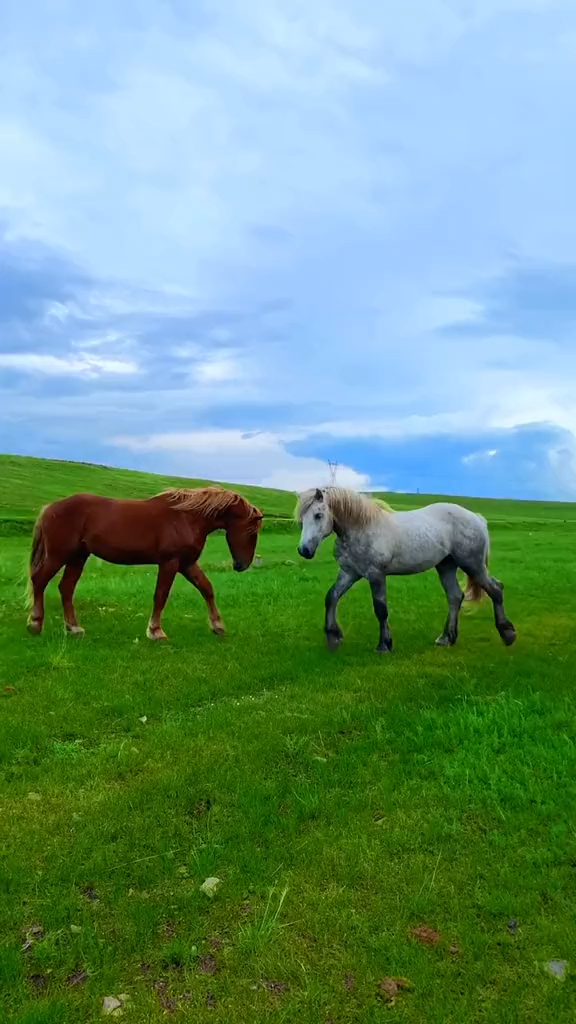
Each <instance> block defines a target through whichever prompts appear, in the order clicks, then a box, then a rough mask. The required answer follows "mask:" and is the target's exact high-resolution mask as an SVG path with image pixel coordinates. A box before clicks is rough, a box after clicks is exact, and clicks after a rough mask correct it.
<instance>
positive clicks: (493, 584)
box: [461, 565, 516, 647]
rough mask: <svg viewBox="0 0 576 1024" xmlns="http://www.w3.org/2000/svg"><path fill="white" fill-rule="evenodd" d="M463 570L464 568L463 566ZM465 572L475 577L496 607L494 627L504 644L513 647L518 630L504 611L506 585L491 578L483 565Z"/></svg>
mask: <svg viewBox="0 0 576 1024" xmlns="http://www.w3.org/2000/svg"><path fill="white" fill-rule="evenodd" d="M461 568H464V567H463V566H462V567H461ZM464 571H465V572H466V573H468V574H469V575H470V576H472V577H474V579H476V580H477V581H478V583H479V584H480V586H481V587H482V589H483V590H485V591H486V593H487V594H488V597H489V598H490V600H491V601H492V604H493V606H494V625H495V626H496V629H497V630H498V632H499V634H500V637H501V639H502V642H503V643H504V644H505V645H506V647H511V646H512V644H513V643H514V641H515V640H516V629H515V627H514V625H513V624H512V622H510V619H509V618H508V616H507V615H506V612H505V610H504V584H503V583H501V582H500V580H497V579H496V578H495V577H494V576H491V575H490V573H489V572H488V570H487V568H486V566H485V565H482V566H481V567H480V568H479V569H477V570H476V571H470V570H469V569H465V570H464Z"/></svg>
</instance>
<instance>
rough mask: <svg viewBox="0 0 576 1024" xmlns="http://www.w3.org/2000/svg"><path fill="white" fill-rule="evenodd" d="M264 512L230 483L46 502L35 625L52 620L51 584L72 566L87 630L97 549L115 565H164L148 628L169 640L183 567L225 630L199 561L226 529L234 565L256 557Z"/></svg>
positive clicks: (35, 551) (68, 621)
mask: <svg viewBox="0 0 576 1024" xmlns="http://www.w3.org/2000/svg"><path fill="white" fill-rule="evenodd" d="M262 517H263V513H262V512H261V511H260V510H259V509H257V508H255V507H254V505H251V504H250V503H249V502H248V501H246V499H245V498H243V497H242V496H241V495H240V494H236V492H235V491H227V490H225V489H224V488H222V487H200V488H198V489H197V490H177V489H171V490H167V491H163V492H162V493H161V494H156V495H155V496H154V497H153V498H148V499H146V500H140V501H118V500H116V499H115V498H101V497H98V496H96V495H94V494H74V495H72V496H71V497H70V498H63V499H62V500H61V501H54V502H52V504H51V505H46V506H45V508H43V509H42V511H41V513H40V515H39V517H38V519H37V521H36V525H35V527H34V537H33V541H32V552H31V555H30V581H31V584H32V592H33V598H34V605H33V608H32V612H31V614H30V618H29V620H28V629H29V631H30V632H31V633H41V632H42V627H43V625H44V591H45V589H46V587H47V586H48V583H49V582H50V580H51V579H52V578H53V577H54V576H55V575H56V573H57V572H58V571H59V570H60V569H61V568H62V566H65V567H66V568H65V569H64V572H63V574H62V579H61V580H60V584H59V590H60V595H61V598H62V607H63V609H64V622H65V625H66V629H67V630H68V632H69V633H73V634H75V635H77V636H83V635H84V630H83V629H82V627H81V626H79V625H78V621H77V619H76V613H75V611H74V605H73V603H72V598H73V596H74V589H75V587H76V584H77V583H78V580H79V579H80V576H81V574H82V570H83V568H84V566H85V564H86V561H87V560H88V558H89V557H90V555H96V556H97V557H98V558H102V559H103V560H104V561H105V562H112V563H114V564H115V565H157V566H158V578H157V581H156V590H155V592H154V608H153V611H152V616H151V618H150V621H149V623H148V628H147V630H146V635H147V636H148V637H149V638H150V639H151V640H164V639H166V634H165V633H164V631H163V629H162V626H161V622H160V620H161V616H162V611H163V609H164V605H165V604H166V601H167V600H168V595H169V593H170V588H171V586H172V583H173V582H174V577H175V576H176V574H177V573H182V575H183V576H185V577H186V579H187V580H189V581H190V583H192V584H193V586H195V587H196V588H197V590H199V591H200V593H201V594H202V597H203V598H204V600H205V601H206V604H207V605H208V610H209V613H210V624H211V626H212V629H213V631H214V632H215V633H220V634H221V633H224V631H225V630H224V625H223V623H222V619H221V618H220V613H219V611H218V609H217V607H216V605H215V603H214V590H213V587H212V584H211V583H210V581H209V580H208V579H207V577H206V576H205V575H204V573H203V572H202V569H201V568H200V566H199V565H197V560H198V558H199V557H200V554H201V552H202V549H203V547H204V544H205V543H206V538H207V536H208V534H209V533H212V532H213V530H220V529H222V530H225V531H226V540H227V542H228V547H229V549H230V553H231V555H232V559H233V563H234V569H235V571H236V572H243V571H244V570H245V569H248V567H249V566H250V565H251V564H252V559H253V558H254V552H255V550H256V542H257V539H258V532H259V530H260V526H261V524H262Z"/></svg>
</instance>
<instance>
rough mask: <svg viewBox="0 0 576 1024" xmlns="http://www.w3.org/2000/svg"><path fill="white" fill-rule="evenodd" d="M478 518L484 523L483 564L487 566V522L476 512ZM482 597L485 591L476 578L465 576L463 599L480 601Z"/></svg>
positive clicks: (488, 543)
mask: <svg viewBox="0 0 576 1024" xmlns="http://www.w3.org/2000/svg"><path fill="white" fill-rule="evenodd" d="M477 515H478V519H480V520H481V521H482V523H483V524H484V528H485V530H486V548H485V551H484V565H485V566H486V568H488V559H489V556H490V535H489V533H488V523H487V522H486V520H485V518H484V516H481V515H479V514H478V513H477ZM483 597H486V591H485V590H484V588H483V587H481V586H480V584H479V583H478V580H477V579H476V578H475V577H474V576H467V577H466V590H465V592H464V600H465V601H481V600H482V598H483Z"/></svg>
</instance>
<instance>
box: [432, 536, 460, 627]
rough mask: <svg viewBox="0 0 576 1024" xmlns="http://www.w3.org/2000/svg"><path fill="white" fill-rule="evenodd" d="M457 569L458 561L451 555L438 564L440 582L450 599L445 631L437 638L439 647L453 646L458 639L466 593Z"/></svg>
mask: <svg viewBox="0 0 576 1024" xmlns="http://www.w3.org/2000/svg"><path fill="white" fill-rule="evenodd" d="M457 570H458V567H457V565H456V562H455V561H454V559H453V558H452V557H451V556H450V555H449V556H448V558H444V559H443V560H442V561H441V562H440V564H439V565H437V566H436V571H437V573H438V576H439V578H440V583H441V584H442V586H443V588H444V592H445V594H446V597H447V599H448V618H447V619H446V624H445V626H444V631H443V633H442V634H441V635H440V636H439V637H438V639H437V640H436V644H437V645H438V647H452V646H453V645H454V644H455V643H456V641H457V639H458V616H459V615H460V607H461V605H462V601H463V600H464V594H463V593H462V590H461V588H460V584H459V583H458V576H457Z"/></svg>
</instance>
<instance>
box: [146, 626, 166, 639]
mask: <svg viewBox="0 0 576 1024" xmlns="http://www.w3.org/2000/svg"><path fill="white" fill-rule="evenodd" d="M146 636H147V637H148V639H149V640H167V639H168V637H167V636H166V633H165V632H164V630H163V629H161V628H160V626H157V627H156V629H150V626H148V628H147V630H146Z"/></svg>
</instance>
